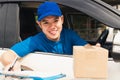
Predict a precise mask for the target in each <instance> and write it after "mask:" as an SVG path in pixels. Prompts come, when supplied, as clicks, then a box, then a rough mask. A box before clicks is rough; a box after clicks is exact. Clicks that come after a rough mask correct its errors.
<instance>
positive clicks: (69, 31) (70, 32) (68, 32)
mask: <svg viewBox="0 0 120 80" xmlns="http://www.w3.org/2000/svg"><path fill="white" fill-rule="evenodd" d="M62 33H63V34H71V35H72V34H73V33H74V31H73V30H72V29H67V28H63V30H62Z"/></svg>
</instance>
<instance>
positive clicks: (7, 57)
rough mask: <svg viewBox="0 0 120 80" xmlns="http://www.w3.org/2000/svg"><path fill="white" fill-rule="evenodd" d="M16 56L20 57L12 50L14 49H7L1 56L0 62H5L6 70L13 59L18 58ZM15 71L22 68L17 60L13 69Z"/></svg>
mask: <svg viewBox="0 0 120 80" xmlns="http://www.w3.org/2000/svg"><path fill="white" fill-rule="evenodd" d="M16 57H18V55H17V54H16V53H15V52H14V51H12V50H8V51H5V52H4V53H3V54H2V55H1V56H0V62H1V63H2V64H3V66H4V67H5V68H4V70H5V71H7V70H8V69H9V68H10V67H11V65H12V63H13V61H14V60H15V59H16ZM12 70H13V71H14V70H20V64H19V62H18V61H17V62H16V63H15V65H14V67H13V69H12Z"/></svg>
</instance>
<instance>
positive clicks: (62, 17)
mask: <svg viewBox="0 0 120 80" xmlns="http://www.w3.org/2000/svg"><path fill="white" fill-rule="evenodd" d="M61 21H62V24H63V22H64V16H63V15H62V16H61Z"/></svg>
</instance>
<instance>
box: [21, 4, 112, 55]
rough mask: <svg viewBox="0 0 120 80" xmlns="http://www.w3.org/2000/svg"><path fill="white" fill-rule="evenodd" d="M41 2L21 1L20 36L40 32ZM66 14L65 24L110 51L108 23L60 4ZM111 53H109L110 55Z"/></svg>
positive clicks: (93, 43)
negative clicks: (38, 9) (38, 10)
mask: <svg viewBox="0 0 120 80" xmlns="http://www.w3.org/2000/svg"><path fill="white" fill-rule="evenodd" d="M39 4H40V3H36V2H23V3H20V4H19V6H20V16H19V17H20V38H21V40H24V39H26V38H27V37H29V36H32V35H35V34H36V33H38V32H40V31H41V30H40V28H39V26H38V25H37V24H36V20H37V13H36V12H37V7H38V5H39ZM59 6H60V8H61V10H62V13H63V15H64V17H65V18H64V24H63V26H64V27H66V28H69V29H73V30H74V31H76V32H77V33H78V34H79V36H80V37H82V38H83V39H85V40H86V41H88V42H89V43H90V44H92V45H95V44H96V42H99V43H101V45H102V47H104V48H107V49H108V50H109V53H111V50H112V46H111V45H112V42H107V41H106V39H107V36H108V33H109V31H108V30H107V28H106V25H104V24H103V23H101V22H99V21H97V20H95V19H94V18H92V17H90V16H88V15H86V14H84V13H82V12H80V11H78V10H75V9H73V8H71V7H67V6H63V5H60V4H59ZM110 56H111V54H109V57H110Z"/></svg>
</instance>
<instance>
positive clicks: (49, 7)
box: [37, 1, 62, 21]
mask: <svg viewBox="0 0 120 80" xmlns="http://www.w3.org/2000/svg"><path fill="white" fill-rule="evenodd" d="M37 14H38V21H41V20H42V19H43V18H45V17H47V16H61V15H62V12H61V10H60V8H59V6H58V5H57V3H55V2H49V1H46V2H45V3H43V4H41V5H40V6H39V7H38V11H37Z"/></svg>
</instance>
